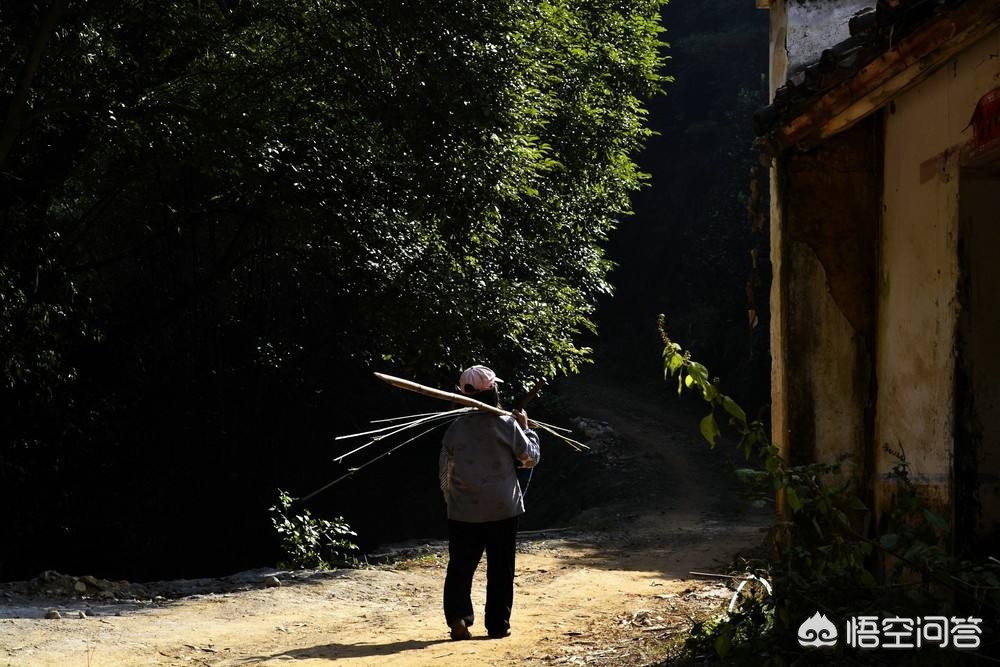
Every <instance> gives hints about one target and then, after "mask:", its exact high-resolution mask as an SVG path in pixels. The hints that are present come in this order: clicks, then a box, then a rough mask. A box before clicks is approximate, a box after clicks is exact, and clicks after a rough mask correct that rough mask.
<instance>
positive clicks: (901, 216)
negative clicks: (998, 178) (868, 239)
mask: <svg viewBox="0 0 1000 667" xmlns="http://www.w3.org/2000/svg"><path fill="white" fill-rule="evenodd" d="M998 54H1000V32H997V33H994V34H993V35H991V36H990V37H988V38H986V39H984V40H981V41H980V42H979V43H977V44H975V45H974V46H972V47H970V48H969V49H967V50H966V51H963V52H962V53H961V54H960V55H959V56H957V57H956V58H954V59H953V60H952V61H950V62H949V63H948V64H947V65H945V66H944V67H942V68H941V69H939V70H938V71H937V72H935V73H934V74H932V75H931V76H930V77H928V78H927V79H926V80H925V81H923V82H922V83H921V84H919V85H918V86H916V87H914V88H912V89H910V90H909V91H907V92H905V93H903V94H902V95H900V96H899V97H897V98H896V99H895V101H894V102H893V103H892V104H891V105H890V108H889V112H888V113H887V114H886V128H885V132H886V136H885V166H884V189H885V193H884V212H883V219H882V232H881V244H880V246H881V247H880V251H881V257H880V265H879V274H878V283H879V298H878V314H877V334H876V339H877V349H876V355H875V356H876V372H877V382H878V403H877V410H876V423H875V444H876V449H877V451H876V467H877V470H878V472H879V474H880V475H881V476H882V483H881V484H880V485H879V487H878V491H877V494H876V500H877V503H878V506H879V507H884V506H885V502H886V501H887V500H888V498H889V496H890V495H891V494H892V492H893V489H892V487H891V485H890V484H889V482H888V481H887V480H886V479H885V475H886V473H888V472H889V470H890V469H891V467H892V464H893V463H894V461H895V459H894V458H893V457H892V456H891V455H889V454H887V453H885V452H884V451H882V447H883V445H888V446H889V447H891V448H893V449H896V450H899V449H903V450H904V451H905V454H906V457H907V459H908V461H909V462H910V464H911V476H912V477H913V479H914V481H916V482H917V483H919V484H922V485H924V486H925V487H926V490H927V492H928V495H929V497H930V498H931V499H935V498H936V499H937V500H938V501H939V502H941V503H942V504H944V505H947V504H950V501H951V497H950V494H951V492H950V488H951V485H950V483H951V472H952V467H951V462H952V455H953V450H954V434H955V410H954V405H955V370H956V369H955V354H956V335H955V334H956V327H957V317H958V299H957V288H958V282H959V263H958V243H957V237H958V210H959V206H958V202H959V199H958V197H959V169H960V148H961V145H962V144H963V143H964V142H966V141H967V140H968V139H969V136H970V132H971V128H969V127H968V125H969V119H970V117H971V116H972V112H973V110H974V109H975V107H976V103H977V101H978V100H979V98H980V97H981V96H982V95H983V94H985V93H986V92H987V91H989V90H991V89H992V88H994V87H995V86H996V85H997V83H998V80H1000V58H998V57H997V55H998Z"/></svg>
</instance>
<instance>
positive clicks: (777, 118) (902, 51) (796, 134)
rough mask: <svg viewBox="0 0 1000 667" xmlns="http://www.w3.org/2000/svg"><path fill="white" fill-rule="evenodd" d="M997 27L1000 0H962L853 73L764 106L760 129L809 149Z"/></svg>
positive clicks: (773, 139)
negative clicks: (782, 104) (784, 104)
mask: <svg viewBox="0 0 1000 667" xmlns="http://www.w3.org/2000/svg"><path fill="white" fill-rule="evenodd" d="M997 28H1000V2H997V0H965V2H962V3H961V4H959V5H958V6H956V7H953V8H950V9H946V10H944V11H942V12H940V13H939V14H937V15H936V16H935V17H934V18H933V19H932V20H930V21H927V22H926V23H925V24H923V25H921V26H920V27H918V28H916V29H915V30H913V31H912V32H910V33H909V34H907V35H906V36H904V37H903V38H901V39H900V40H899V41H898V43H895V44H889V45H888V47H889V48H886V49H884V50H882V51H881V53H879V54H878V55H876V56H875V57H874V58H873V59H871V60H870V61H869V62H867V63H866V64H864V65H863V66H861V67H860V68H859V69H858V70H857V71H856V72H854V73H852V74H850V75H849V76H846V77H844V78H842V80H840V81H839V82H838V83H836V84H834V85H833V86H831V87H830V88H828V89H826V90H823V91H822V92H820V93H819V94H817V95H815V96H814V97H813V98H811V99H806V100H799V101H798V103H797V104H796V105H795V108H794V109H792V108H786V109H785V110H779V109H773V108H769V109H766V110H764V111H765V112H767V111H770V113H771V120H770V122H769V123H768V125H770V127H767V128H766V131H765V132H763V133H762V134H764V136H765V137H766V138H767V140H768V142H769V143H770V144H771V145H772V146H774V147H775V148H779V149H780V148H787V147H790V146H798V147H800V148H809V147H810V146H814V145H816V144H818V143H820V142H822V141H823V140H824V139H827V138H828V137H830V136H832V135H834V134H837V133H838V132H842V131H843V130H845V129H847V128H849V127H851V126H852V125H854V124H855V123H857V122H858V121H860V120H862V119H863V118H865V117H867V116H868V115H870V114H872V113H874V112H875V111H877V110H878V109H880V108H881V107H883V106H885V105H886V104H887V103H888V102H889V101H890V100H892V99H893V98H894V97H896V96H898V95H899V94H900V93H902V92H904V91H905V90H907V89H909V88H911V87H913V86H915V85H916V84H918V83H920V82H921V81H922V80H924V79H925V78H926V77H927V76H928V75H930V74H931V73H932V72H933V71H934V70H936V69H937V68H939V67H940V66H941V65H943V64H944V63H946V62H947V61H948V60H950V59H951V58H952V57H954V56H955V55H956V54H958V53H959V52H961V51H963V50H964V49H966V48H967V47H968V46H969V45H971V44H973V43H974V42H976V41H978V40H979V39H981V38H982V37H984V36H986V35H987V34H989V33H990V32H991V31H993V30H996V29H997Z"/></svg>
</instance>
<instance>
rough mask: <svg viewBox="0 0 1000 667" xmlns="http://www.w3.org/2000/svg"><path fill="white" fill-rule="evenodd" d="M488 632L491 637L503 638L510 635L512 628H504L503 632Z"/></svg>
mask: <svg viewBox="0 0 1000 667" xmlns="http://www.w3.org/2000/svg"><path fill="white" fill-rule="evenodd" d="M487 634H488V635H489V637H490V639H503V638H504V637H510V630H503V631H502V632H489V633H487Z"/></svg>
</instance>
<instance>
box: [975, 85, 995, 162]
mask: <svg viewBox="0 0 1000 667" xmlns="http://www.w3.org/2000/svg"><path fill="white" fill-rule="evenodd" d="M969 124H970V125H972V147H973V148H979V147H981V146H984V145H986V144H988V143H990V142H991V141H994V140H996V139H1000V88H994V89H993V90H991V91H990V92H988V93H986V94H985V95H983V96H982V97H980V98H979V102H978V103H977V104H976V110H975V111H973V112H972V120H971V121H969Z"/></svg>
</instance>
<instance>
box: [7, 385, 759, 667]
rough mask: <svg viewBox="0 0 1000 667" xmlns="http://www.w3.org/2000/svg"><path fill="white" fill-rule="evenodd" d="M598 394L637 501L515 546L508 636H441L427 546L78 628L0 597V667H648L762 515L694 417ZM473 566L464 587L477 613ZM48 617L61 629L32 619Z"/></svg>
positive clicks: (706, 600)
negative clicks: (740, 493) (360, 565)
mask: <svg viewBox="0 0 1000 667" xmlns="http://www.w3.org/2000/svg"><path fill="white" fill-rule="evenodd" d="M603 391H604V390H602V389H600V388H588V389H583V390H579V392H580V393H576V394H573V395H571V396H570V398H569V400H571V401H573V402H579V404H580V405H588V406H589V416H593V417H596V418H598V419H603V420H605V421H607V422H608V424H609V425H610V426H611V427H612V428H613V429H615V430H616V431H617V432H618V434H619V435H620V439H619V440H617V441H616V442H615V443H614V445H613V446H614V447H615V452H614V454H615V456H616V457H618V458H619V459H622V460H628V461H630V462H631V466H630V467H628V468H625V469H623V473H622V474H623V475H628V480H629V483H630V484H631V485H632V486H633V487H634V489H633V490H634V493H633V494H631V496H630V497H624V498H619V499H618V500H616V501H615V502H612V503H609V504H608V505H607V506H603V507H600V508H599V509H597V510H595V511H591V512H588V513H587V514H588V515H589V519H588V520H587V522H585V523H587V525H584V526H583V527H572V528H571V529H568V530H565V531H556V532H545V533H541V534H535V535H529V536H526V537H525V538H523V539H522V542H521V545H520V553H519V555H518V576H517V581H516V594H515V609H514V616H513V619H512V635H511V636H510V637H508V638H505V639H501V640H489V639H482V638H481V636H482V635H484V634H485V632H484V630H483V629H482V627H481V625H479V624H477V625H476V626H474V627H473V628H472V630H473V635H474V639H473V640H471V641H463V642H452V641H449V640H448V637H447V628H446V627H445V625H444V621H443V618H442V612H441V602H440V598H441V588H442V582H443V579H444V567H445V563H446V560H445V557H444V556H443V554H444V547H443V545H441V544H432V545H430V546H431V548H430V554H429V555H425V556H423V557H421V558H418V559H413V560H409V561H403V562H400V563H396V564H395V565H391V566H381V567H377V568H374V569H368V570H356V571H340V572H333V573H294V574H293V573H289V574H286V575H279V576H281V577H282V578H283V580H284V585H282V586H281V587H277V588H254V589H253V590H245V591H237V592H230V593H208V594H201V595H195V596H189V597H182V598H179V599H175V600H169V601H162V602H157V603H154V604H152V605H150V606H147V607H145V608H141V609H131V608H128V609H124V611H123V610H122V609H118V611H120V612H121V614H122V615H120V616H117V615H115V611H116V607H115V606H114V605H104V606H95V607H92V608H91V609H90V611H91V613H96V614H98V615H90V616H88V617H87V618H78V617H77V613H76V610H78V609H83V608H84V607H85V604H86V603H85V601H81V600H62V601H58V600H56V601H46V600H29V601H27V603H26V604H25V602H24V601H21V602H20V603H19V604H20V606H18V607H15V606H14V605H13V603H8V604H2V600H0V618H2V617H8V618H2V620H0V665H59V666H63V665H86V666H89V667H97V666H104V665H107V666H112V665H180V664H196V665H220V666H221V665H227V666H228V665H285V664H294V665H303V666H306V665H321V664H328V663H329V662H330V661H334V660H335V661H336V662H337V664H343V665H515V664H615V665H630V664H655V663H656V662H658V661H659V660H661V659H662V658H663V653H662V648H660V647H662V646H665V645H666V644H667V643H668V641H669V639H670V637H672V636H676V635H678V634H679V633H683V632H684V631H685V630H686V628H687V627H688V625H689V623H690V619H689V615H691V614H695V613H698V612H699V611H701V612H705V611H706V610H707V609H711V608H715V607H718V606H719V605H721V604H724V603H725V602H727V601H728V599H729V591H728V590H726V589H725V588H724V587H722V586H721V585H720V584H719V581H720V580H713V579H706V578H698V577H693V576H692V575H691V574H690V572H692V571H699V572H704V571H718V569H719V568H720V567H722V566H723V564H724V563H725V562H728V561H729V559H730V558H731V557H732V556H733V555H734V554H735V553H736V552H737V551H739V550H741V549H745V548H748V547H752V546H754V545H756V544H757V543H759V542H760V540H761V538H762V530H763V526H764V524H765V521H764V517H762V516H760V515H746V514H742V513H740V512H737V511H735V510H733V508H732V506H731V502H730V501H731V489H729V482H728V481H727V480H728V477H727V475H726V473H724V471H725V470H726V467H725V466H724V464H722V462H721V461H720V460H719V458H718V457H715V456H714V455H713V454H708V453H706V451H705V449H704V447H702V446H701V445H700V444H698V443H697V441H696V440H695V437H696V428H697V427H696V423H694V424H692V423H689V422H688V420H686V419H682V418H678V417H669V416H665V415H664V414H663V410H662V406H658V405H656V404H655V403H651V404H648V405H647V404H643V403H642V402H641V401H639V402H637V401H635V400H629V401H625V400H624V399H616V398H615V397H614V395H613V394H614V392H606V393H601V392H603ZM616 403H617V404H616ZM585 414H586V413H585ZM692 433H693V434H694V437H692V436H691V434H692ZM723 501H724V502H723ZM595 524H599V527H600V530H595V529H594V527H595ZM484 566H485V564H482V565H481V566H480V572H479V573H477V580H476V585H475V588H474V602H475V605H476V608H477V610H478V611H477V613H480V614H481V610H482V606H483V602H484V600H483V591H484V588H485V586H484V582H483V580H482V577H483V570H484ZM52 607H55V608H58V609H60V610H61V611H62V615H63V618H62V619H61V620H45V619H43V618H37V616H42V615H44V613H45V610H46V609H49V608H52ZM31 615H34V616H36V618H29V617H27V616H31ZM11 616H16V618H10V617H11ZM477 635H478V636H477Z"/></svg>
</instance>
